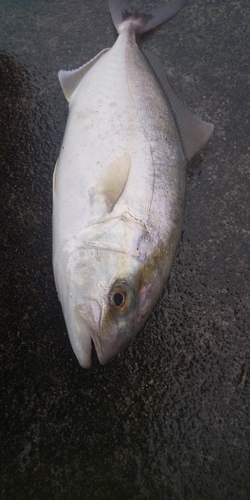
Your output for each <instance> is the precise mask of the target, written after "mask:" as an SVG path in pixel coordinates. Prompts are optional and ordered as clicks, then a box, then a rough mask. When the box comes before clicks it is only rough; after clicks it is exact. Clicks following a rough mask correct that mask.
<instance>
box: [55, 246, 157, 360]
mask: <svg viewBox="0 0 250 500" xmlns="http://www.w3.org/2000/svg"><path fill="white" fill-rule="evenodd" d="M143 269H144V265H143V263H142V262H140V261H139V260H138V259H136V258H135V257H133V256H131V255H127V254H126V253H122V252H117V251H114V250H107V249H102V248H100V249H97V248H93V249H90V248H81V249H77V250H75V251H74V252H72V253H71V255H70V256H69V259H68V262H67V266H66V273H65V275H66V281H65V283H64V284H65V286H64V293H63V297H60V299H61V303H62V306H63V311H64V316H65V321H66V324H67V329H68V333H69V337H70V341H71V344H72V347H73V350H74V352H75V354H76V356H77V358H78V361H79V363H80V365H81V366H83V367H84V368H88V367H89V366H90V365H91V341H93V343H94V345H95V349H96V353H97V356H98V359H99V361H100V363H101V364H105V363H107V362H108V361H109V360H111V359H112V358H113V357H115V356H116V355H117V354H118V353H119V352H120V351H121V350H123V349H124V348H125V347H126V346H127V345H128V343H129V342H130V341H131V340H132V338H133V337H134V336H135V335H136V333H137V332H138V331H139V330H140V329H141V328H142V326H143V323H144V322H145V320H146V317H147V316H148V315H149V313H150V311H151V309H152V305H151V302H152V301H151V300H150V301H149V300H148V301H147V297H148V296H149V295H150V294H146V295H147V296H145V287H144V286H143V279H142V276H143ZM58 288H59V290H60V286H59V287H58ZM59 295H60V292H59Z"/></svg>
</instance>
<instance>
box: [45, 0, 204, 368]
mask: <svg viewBox="0 0 250 500" xmlns="http://www.w3.org/2000/svg"><path fill="white" fill-rule="evenodd" d="M184 4H185V0H174V1H173V2H171V3H167V4H165V5H163V6H160V7H158V8H155V9H153V10H152V11H151V12H149V13H142V14H140V13H138V12H136V11H134V10H133V9H132V7H131V6H130V5H129V4H128V3H127V2H126V1H123V0H109V10H110V14H111V17H112V20H113V23H114V25H115V28H116V30H117V33H118V37H117V40H116V42H115V43H114V45H113V46H112V48H106V49H104V50H102V51H101V52H100V53H99V54H97V55H96V56H95V57H94V58H93V59H91V60H90V61H89V62H87V63H86V64H84V65H83V66H81V67H80V68H78V69H76V70H69V71H66V70H60V71H59V73H58V77H59V81H60V84H61V86H62V90H63V93H64V95H65V97H66V99H67V101H68V105H69V115H68V120H67V124H66V128H65V133H64V137H63V141H62V146H61V150H60V154H59V157H58V160H57V163H56V166H55V170H54V175H53V269H54V277H55V283H56V288H57V292H58V297H59V300H60V302H61V306H62V310H63V314H64V318H65V322H66V327H67V331H68V335H69V339H70V342H71V345H72V348H73V351H74V353H75V355H76V357H77V359H78V361H79V363H80V365H81V366H82V367H83V368H89V367H90V366H91V357H92V347H93V345H94V347H95V351H96V354H97V357H98V359H99V362H100V363H101V364H105V363H107V362H108V361H110V360H111V359H112V358H114V357H115V356H116V355H117V354H118V353H120V352H121V351H122V350H123V349H124V348H125V347H126V346H127V345H128V344H129V343H130V342H131V340H132V339H133V338H134V337H135V336H136V334H137V333H138V332H139V331H140V330H141V329H142V328H143V326H144V325H145V323H146V320H147V319H148V317H149V315H150V313H151V311H152V309H153V307H154V306H155V304H156V302H157V301H158V299H159V297H160V294H161V293H162V290H163V288H164V286H165V284H166V282H167V279H168V277H169V275H170V272H171V268H172V266H173V262H174V258H175V254H176V250H177V247H178V243H179V240H180V235H181V231H182V225H183V216H184V206H185V196H186V176H187V163H188V161H189V160H190V159H191V158H192V157H193V156H194V155H195V154H196V153H198V152H199V151H200V149H201V148H202V147H203V146H204V145H205V144H206V143H207V141H208V140H209V138H210V136H211V134H212V132H213V125H212V124H211V123H208V122H205V121H202V120H201V119H200V118H198V117H196V116H194V115H193V114H192V113H191V112H190V111H189V110H188V109H187V108H186V107H185V105H184V104H182V102H181V101H180V99H179V98H178V96H177V95H176V93H175V91H174V89H173V87H172V86H171V84H170V83H169V82H168V80H167V78H166V76H165V73H164V71H163V69H162V67H161V64H160V62H159V61H158V59H157V58H156V56H154V55H153V54H152V53H150V52H149V51H144V50H143V49H142V48H141V43H140V37H141V35H142V34H143V33H146V32H148V31H150V30H153V29H154V28H155V27H157V26H159V25H160V24H162V23H164V22H165V21H167V20H168V19H170V18H171V17H173V16H174V15H175V14H176V13H177V12H178V11H179V10H180V9H181V8H182V7H183V6H184Z"/></svg>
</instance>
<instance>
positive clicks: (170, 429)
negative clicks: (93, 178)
mask: <svg viewBox="0 0 250 500" xmlns="http://www.w3.org/2000/svg"><path fill="white" fill-rule="evenodd" d="M135 4H136V5H137V6H139V5H140V6H143V7H144V8H145V9H146V7H147V8H149V9H150V8H151V7H152V6H153V5H154V6H155V5H156V2H152V1H148V0H146V1H144V2H135ZM158 4H159V2H158ZM0 16H1V31H0V71H1V78H0V89H1V127H0V175H1V181H0V189H1V196H0V217H1V222H2V239H1V245H2V249H1V275H0V285H1V294H0V318H1V320H0V330H1V351H0V352H1V364H0V371H1V402H0V419H1V431H0V432H1V435H0V443H1V445H0V466H1V498H2V499H3V500H9V499H10V500H13V499H15V500H27V499H32V500H43V499H46V500H47V499H53V500H78V499H79V500H151V499H154V500H169V499H171V500H172V499H174V500H248V499H249V495H250V493H249V492H250V384H249V374H250V351H249V332H250V312H249V304H250V291H249V288H250V255H249V254H250V251H249V243H250V195H249V193H250V140H249V137H250V123H249V114H250V113H249V111H250V110H249V95H250V89H249V81H250V80H249V46H250V37H249V26H250V5H249V3H248V2H245V1H243V0H228V1H227V2H218V1H215V0H209V1H206V2H203V1H202V0H189V2H188V3H187V5H186V7H185V8H184V9H183V11H182V12H181V13H180V14H179V15H178V16H176V17H175V18H174V19H173V20H171V21H169V22H168V23H166V25H164V26H162V27H161V28H160V29H158V30H156V31H155V32H154V33H152V34H151V35H147V37H146V40H145V46H147V47H148V48H150V49H151V50H152V51H153V52H155V53H156V54H157V55H158V56H159V57H160V59H161V60H162V62H163V64H164V66H165V68H166V72H167V74H168V76H169V78H170V80H171V82H172V83H173V85H174V87H175V89H176V91H177V92H178V94H179V96H180V97H181V98H182V100H183V101H184V102H186V103H187V104H188V105H189V107H190V109H192V110H193V111H194V112H195V113H196V114H198V115H199V116H201V117H202V118H204V119H206V120H210V121H212V122H213V123H214V126H215V131H214V135H213V137H212V140H211V141H210V142H209V144H208V145H207V147H206V148H205V149H204V150H203V151H202V152H201V153H200V154H199V155H198V157H196V158H195V159H194V160H193V161H192V162H191V164H190V165H189V171H188V189H187V204H186V215H185V223H184V227H183V234H182V240H181V243H180V246H179V250H178V254H177V258H176V261H175V265H174V268H173V271H172V274H171V277H170V280H169V283H168V284H167V286H166V288H165V291H164V294H163V296H162V297H161V300H160V301H159V303H158V304H157V306H156V307H155V309H154V311H153V313H152V314H151V316H150V318H149V321H148V322H147V324H146V326H145V328H144V330H143V331H142V332H141V333H140V334H139V335H138V337H137V338H136V339H135V340H134V342H133V343H132V344H131V345H130V346H129V347H128V348H127V349H126V350H125V351H124V352H123V353H121V354H120V355H119V356H118V357H117V358H116V359H115V360H114V361H112V362H110V363H109V364H108V365H106V366H104V367H103V366H101V365H99V363H98V361H97V359H96V357H94V359H93V366H92V368H91V369H90V370H84V369H82V368H81V367H80V366H79V365H78V362H77V360H76V358H75V356H74V354H73V352H72V349H71V346H70V343H69V339H68V336H67V334H66V328H65V324H64V319H63V316H62V311H61V307H60V304H59V302H58V299H57V294H56V290H55V285H54V279H53V273H52V265H51V210H52V198H51V183H52V173H53V168H54V164H55V162H56V158H57V156H58V153H59V150H60V144H61V140H62V136H63V131H64V127H65V122H66V117H67V104H66V101H65V99H64V97H63V94H62V92H61V89H60V86H59V82H58V80H57V71H58V69H60V68H64V69H73V68H76V67H79V66H80V65H81V64H83V63H84V62H86V61H87V60H88V59H90V58H91V57H93V56H94V55H95V54H96V53H97V52H98V51H100V50H101V49H103V48H104V47H107V46H110V45H112V44H113V43H114V40H115V38H116V35H115V31H114V29H113V26H112V22H111V19H110V16H109V12H108V7H107V2H106V1H101V0H95V2H93V1H92V0H72V1H71V2H69V1H64V2H62V1H59V0H36V1H33V2H30V1H28V0H22V1H21V2H17V1H15V0H13V1H11V2H10V1H9V0H2V2H1V5H0Z"/></svg>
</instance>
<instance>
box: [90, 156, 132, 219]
mask: <svg viewBox="0 0 250 500" xmlns="http://www.w3.org/2000/svg"><path fill="white" fill-rule="evenodd" d="M130 165H131V157H130V155H129V154H128V153H125V154H124V155H122V156H119V157H118V158H116V159H115V160H113V161H112V162H111V163H109V165H108V166H107V167H106V168H105V169H104V171H103V172H102V174H101V175H100V177H99V179H98V181H97V184H96V186H94V187H93V188H92V189H91V190H90V193H89V194H90V198H91V204H92V206H93V208H94V209H95V208H96V207H98V206H101V205H103V204H104V205H105V208H106V211H107V212H109V213H110V212H111V211H112V210H113V208H114V206H115V204H116V202H117V201H118V200H119V198H120V196H121V194H122V192H123V190H124V188H125V186H126V183H127V180H128V176H129V170H130ZM95 211H96V210H95Z"/></svg>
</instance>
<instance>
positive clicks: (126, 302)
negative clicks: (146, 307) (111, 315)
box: [109, 281, 135, 314]
mask: <svg viewBox="0 0 250 500" xmlns="http://www.w3.org/2000/svg"><path fill="white" fill-rule="evenodd" d="M134 305H135V294H134V292H133V290H132V288H131V287H130V286H129V285H128V283H126V282H125V281H119V282H116V283H114V285H113V286H112V288H111V290H110V293H109V306H110V308H111V310H112V311H113V312H116V313H120V314H124V313H126V312H128V311H129V310H131V308H133V307H134Z"/></svg>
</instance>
